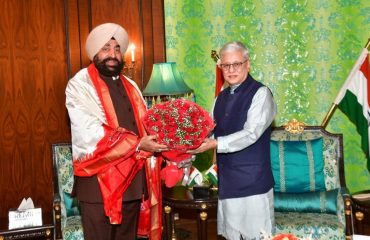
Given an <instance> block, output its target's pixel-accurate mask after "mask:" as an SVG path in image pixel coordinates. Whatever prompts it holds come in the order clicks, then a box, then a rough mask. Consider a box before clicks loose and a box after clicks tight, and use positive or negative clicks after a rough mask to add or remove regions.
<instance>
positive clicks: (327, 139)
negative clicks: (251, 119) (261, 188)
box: [271, 120, 353, 240]
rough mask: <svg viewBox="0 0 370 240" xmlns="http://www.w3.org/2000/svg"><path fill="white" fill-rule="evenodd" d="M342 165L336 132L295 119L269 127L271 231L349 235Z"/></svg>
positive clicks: (315, 236)
mask: <svg viewBox="0 0 370 240" xmlns="http://www.w3.org/2000/svg"><path fill="white" fill-rule="evenodd" d="M343 165H344V164H343V136H342V135H341V134H332V133H329V132H327V131H326V130H325V129H324V128H322V127H319V126H305V125H304V124H303V123H300V122H298V121H296V120H293V121H290V122H289V123H288V124H287V125H285V126H283V127H276V128H274V129H273V131H272V134H271V166H272V170H273V174H274V179H275V186H274V191H275V196H274V203H275V221H276V223H275V224H276V233H292V234H294V235H296V236H297V237H299V238H307V237H311V238H312V239H328V240H329V239H330V240H332V239H351V235H352V233H353V230H352V215H351V199H350V195H349V192H348V189H347V188H346V184H345V178H344V166H343Z"/></svg>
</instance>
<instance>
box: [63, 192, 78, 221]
mask: <svg viewBox="0 0 370 240" xmlns="http://www.w3.org/2000/svg"><path fill="white" fill-rule="evenodd" d="M63 200H64V205H65V207H66V212H67V217H70V216H77V215H80V210H79V206H78V201H77V199H76V198H74V197H72V196H71V194H69V193H66V192H63Z"/></svg>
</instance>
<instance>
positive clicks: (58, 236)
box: [53, 193, 63, 239]
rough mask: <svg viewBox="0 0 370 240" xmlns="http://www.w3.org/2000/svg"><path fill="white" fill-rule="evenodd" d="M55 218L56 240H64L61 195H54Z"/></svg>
mask: <svg viewBox="0 0 370 240" xmlns="http://www.w3.org/2000/svg"><path fill="white" fill-rule="evenodd" d="M53 212H54V214H53V216H54V226H55V234H54V236H55V239H63V235H62V225H61V220H62V212H61V198H60V195H59V193H54V199H53Z"/></svg>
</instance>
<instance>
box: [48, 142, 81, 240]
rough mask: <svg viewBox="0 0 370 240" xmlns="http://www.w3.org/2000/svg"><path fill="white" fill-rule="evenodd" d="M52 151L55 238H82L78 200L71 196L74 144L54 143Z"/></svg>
mask: <svg viewBox="0 0 370 240" xmlns="http://www.w3.org/2000/svg"><path fill="white" fill-rule="evenodd" d="M52 153H53V172H54V176H53V179H54V206H53V207H54V224H55V239H65V240H82V239H83V231H82V223H81V216H80V211H79V206H78V202H77V200H76V199H75V198H73V197H71V192H72V187H73V165H72V146H71V144H70V143H56V144H53V145H52Z"/></svg>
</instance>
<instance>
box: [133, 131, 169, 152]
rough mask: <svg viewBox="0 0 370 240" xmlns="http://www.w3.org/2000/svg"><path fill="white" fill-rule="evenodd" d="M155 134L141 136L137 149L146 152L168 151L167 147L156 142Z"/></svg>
mask: <svg viewBox="0 0 370 240" xmlns="http://www.w3.org/2000/svg"><path fill="white" fill-rule="evenodd" d="M156 140H157V135H148V136H145V137H142V138H141V141H140V143H139V147H138V150H143V151H147V152H162V151H168V147H167V146H166V145H164V144H159V143H157V141H156Z"/></svg>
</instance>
